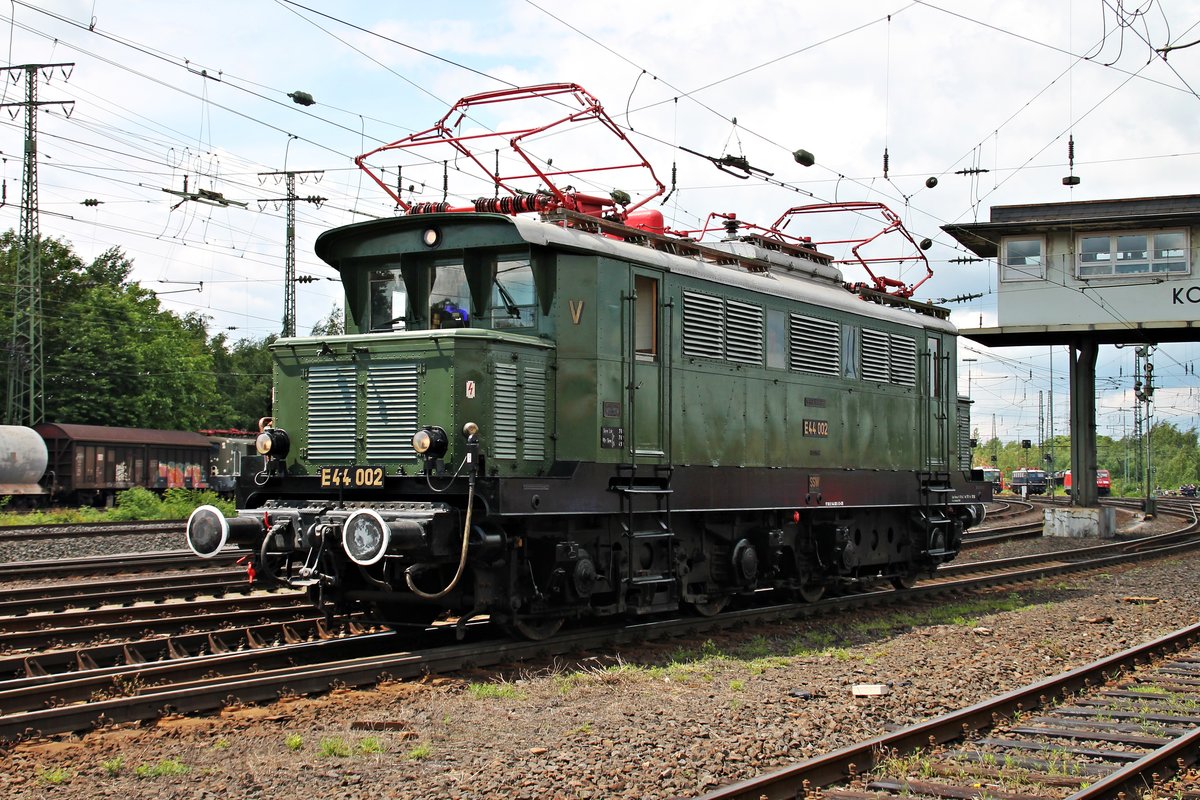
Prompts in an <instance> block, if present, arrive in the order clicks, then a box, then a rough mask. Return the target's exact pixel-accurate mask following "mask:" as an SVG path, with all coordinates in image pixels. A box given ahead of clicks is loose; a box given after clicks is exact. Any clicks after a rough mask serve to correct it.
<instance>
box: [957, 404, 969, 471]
mask: <svg viewBox="0 0 1200 800" xmlns="http://www.w3.org/2000/svg"><path fill="white" fill-rule="evenodd" d="M958 468H959V469H961V470H964V471H970V469H971V405H970V403H964V402H961V401H960V402H959V404H958Z"/></svg>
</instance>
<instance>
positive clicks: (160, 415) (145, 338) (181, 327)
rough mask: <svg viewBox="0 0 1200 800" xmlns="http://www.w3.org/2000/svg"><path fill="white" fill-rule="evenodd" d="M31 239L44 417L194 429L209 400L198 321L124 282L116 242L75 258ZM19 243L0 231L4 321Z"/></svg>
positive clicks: (211, 391)
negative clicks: (38, 282) (36, 255)
mask: <svg viewBox="0 0 1200 800" xmlns="http://www.w3.org/2000/svg"><path fill="white" fill-rule="evenodd" d="M38 246H39V248H40V250H41V253H40V255H41V271H42V311H43V321H42V329H43V344H44V351H45V362H44V367H43V368H44V370H45V372H44V385H45V409H46V419H47V420H49V421H57V422H74V423H89V424H97V425H120V426H133V427H147V428H169V429H176V430H190V429H196V428H198V427H203V426H204V425H205V423H206V421H207V418H208V415H209V414H210V413H211V409H213V408H214V407H216V406H218V405H219V396H218V395H217V393H216V382H215V377H214V367H213V359H212V356H211V354H210V352H209V349H208V343H207V335H206V333H205V329H204V319H203V318H202V317H200V316H198V315H188V316H186V317H179V316H178V315H176V314H174V313H172V312H170V311H165V310H163V309H162V308H161V306H160V304H159V301H158V298H157V297H156V296H155V295H154V293H153V292H151V291H149V290H148V289H145V288H143V287H142V286H140V285H139V284H137V283H136V282H135V281H134V280H133V279H132V277H131V274H132V271H133V264H132V262H130V261H129V259H128V258H127V257H126V256H125V255H124V254H123V253H122V252H121V251H120V250H119V249H117V248H112V249H110V250H108V251H106V252H105V253H103V254H101V255H100V256H99V257H97V258H96V259H95V260H94V261H93V262H92V263H91V264H84V263H83V262H82V260H81V259H80V258H79V257H78V256H77V255H75V253H74V252H73V251H72V249H71V247H70V245H69V244H67V243H65V242H61V241H58V240H55V239H42V240H41V241H39V242H38ZM19 249H20V243H19V242H18V241H17V238H16V236H15V234H14V233H13V232H12V231H8V232H7V233H4V234H3V235H0V286H3V287H5V288H6V289H7V291H6V292H4V296H0V304H2V306H3V307H2V308H0V319H3V321H4V323H5V324H6V325H7V326H9V327H11V314H12V286H13V279H14V267H13V265H14V263H15V259H16V258H17V257H18V255H19V252H18V251H19ZM4 299H7V301H8V302H2V301H3V300H4ZM5 368H6V369H7V364H6V365H5ZM4 377H5V379H7V375H5V376H4Z"/></svg>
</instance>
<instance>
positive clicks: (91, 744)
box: [0, 540, 1200, 798]
mask: <svg viewBox="0 0 1200 800" xmlns="http://www.w3.org/2000/svg"><path fill="white" fill-rule="evenodd" d="M1046 541H1049V542H1053V543H1054V544H1057V542H1056V541H1054V540H1046ZM1058 541H1061V540H1058ZM1074 544H1075V545H1079V544H1081V543H1080V542H1078V541H1075V542H1074ZM988 549H989V550H992V549H993V548H988ZM1001 549H1007V550H1008V551H1010V552H1007V553H1003V554H1005V555H1007V554H1010V553H1011V551H1014V550H1016V549H1021V550H1022V551H1024V552H1029V551H1030V550H1031V549H1036V544H1035V543H1030V544H1021V543H1008V544H1005V545H1000V546H997V548H995V550H996V551H997V552H999V551H1000V550H1001ZM969 552H970V557H971V558H979V557H984V556H987V557H995V553H993V554H988V553H986V552H985V553H978V551H969ZM977 553H978V554H977ZM967 555H968V554H967V553H964V556H967ZM1196 561H1197V556H1194V555H1186V556H1181V557H1176V558H1173V559H1170V560H1163V561H1155V562H1149V563H1145V564H1139V565H1133V566H1129V567H1119V568H1110V569H1108V570H1107V571H1105V572H1102V573H1100V572H1097V573H1088V574H1084V575H1072V576H1067V577H1064V578H1057V579H1049V580H1046V581H1042V582H1039V583H1036V584H1026V585H1023V586H1021V587H1019V588H1016V589H997V590H994V591H991V592H989V593H985V594H980V595H976V596H973V597H971V598H966V599H960V600H952V601H947V600H943V601H936V602H927V603H921V604H917V603H905V604H903V605H901V606H899V607H897V608H895V609H891V610H879V611H869V612H860V613H858V614H855V615H843V616H838V617H831V618H820V619H814V620H798V621H794V622H789V623H780V624H772V625H763V626H755V627H752V628H749V627H748V628H746V629H745V630H742V631H738V632H735V633H730V634H724V635H721V636H717V637H713V638H712V639H705V640H702V641H690V640H689V641H682V640H681V641H672V642H669V643H660V644H650V645H640V646H630V647H628V648H625V649H623V650H620V651H617V650H614V651H612V652H606V653H592V654H579V655H578V656H577V657H575V658H573V659H571V660H555V661H553V662H544V663H530V664H523V665H518V666H514V667H511V668H510V669H508V670H496V671H493V670H488V671H480V672H478V673H477V674H467V675H457V676H454V677H445V678H439V677H434V678H429V679H427V680H425V681H423V682H415V683H400V682H387V683H384V684H382V685H380V686H379V687H377V688H374V689H371V690H365V691H337V692H333V693H331V694H328V695H324V696H321V697H315V698H286V699H285V700H283V701H281V702H279V703H276V704H272V705H266V706H257V707H246V708H231V709H227V710H226V711H225V712H224V713H222V714H220V715H213V716H209V717H199V718H181V717H173V718H171V717H169V718H165V719H163V720H162V721H160V722H158V723H156V724H152V725H147V726H122V727H119V728H115V729H111V730H105V731H99V732H94V733H90V734H87V735H84V736H81V737H62V738H59V739H56V740H54V741H49V742H30V743H25V744H22V745H20V746H19V747H17V748H16V749H15V750H13V751H12V752H8V753H5V754H3V755H0V788H2V789H3V790H4V793H5V795H6V797H7V798H34V797H38V798H41V797H60V798H95V797H130V798H132V797H139V798H141V797H145V798H159V797H162V798H167V797H174V798H235V797H236V798H243V797H263V798H266V797H291V796H298V797H321V798H359V797H362V798H368V797H371V798H375V797H397V798H442V797H449V798H492V797H514V798H602V797H603V798H608V797H630V798H635V797H636V798H643V797H645V798H665V797H675V796H688V795H695V794H699V793H702V792H704V791H706V790H708V789H711V788H713V787H715V786H716V785H718V784H719V783H726V782H730V781H733V780H739V779H744V778H747V777H751V776H753V775H755V774H759V773H761V772H763V771H767V770H770V769H773V768H776V767H780V766H783V765H785V764H788V763H791V762H793V761H796V760H800V759H804V758H807V757H809V756H813V755H817V754H820V753H823V752H827V751H829V750H832V749H834V748H836V747H839V746H842V745H845V744H849V743H852V742H855V741H859V740H861V739H864V738H866V737H869V736H873V735H876V734H878V733H879V732H881V731H883V730H885V729H888V728H891V727H898V726H904V725H909V724H912V723H914V722H917V721H919V720H921V719H924V718H927V717H929V716H932V715H936V714H941V713H944V712H946V711H950V710H954V709H957V708H960V707H963V706H966V705H970V704H972V703H975V702H978V701H979V700H981V699H983V698H985V697H987V696H990V695H994V694H999V693H1001V692H1005V691H1008V690H1010V689H1013V688H1016V687H1019V686H1023V685H1026V684H1028V683H1032V682H1034V681H1036V680H1040V679H1041V678H1044V677H1047V676H1050V675H1054V674H1057V673H1059V672H1062V671H1064V670H1067V669H1070V668H1072V667H1074V666H1078V665H1080V664H1084V663H1087V662H1090V661H1093V660H1095V659H1097V658H1099V657H1102V656H1104V655H1107V654H1110V653H1113V652H1116V651H1119V650H1123V649H1125V648H1127V647H1130V646H1132V645H1134V644H1137V643H1140V642H1143V641H1147V640H1149V639H1152V638H1155V637H1157V636H1159V635H1161V634H1165V633H1168V632H1170V631H1172V630H1175V629H1178V628H1181V627H1183V626H1185V625H1189V624H1193V623H1194V622H1196V620H1197V618H1198V615H1200V580H1198V578H1200V568H1198V567H1197V564H1196ZM855 684H880V685H883V686H884V687H886V688H885V690H884V691H885V693H884V694H882V695H880V696H872V697H854V696H853V695H852V692H851V687H852V686H854V685H855Z"/></svg>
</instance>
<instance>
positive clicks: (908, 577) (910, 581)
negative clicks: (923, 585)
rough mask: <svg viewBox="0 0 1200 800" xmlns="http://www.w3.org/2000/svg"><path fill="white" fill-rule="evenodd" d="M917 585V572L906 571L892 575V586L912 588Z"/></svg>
mask: <svg viewBox="0 0 1200 800" xmlns="http://www.w3.org/2000/svg"><path fill="white" fill-rule="evenodd" d="M916 585H917V573H915V572H906V573H904V574H903V575H893V576H892V586H894V587H896V588H897V589H911V588H913V587H914V586H916Z"/></svg>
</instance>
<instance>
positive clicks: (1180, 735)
mask: <svg viewBox="0 0 1200 800" xmlns="http://www.w3.org/2000/svg"><path fill="white" fill-rule="evenodd" d="M1147 662H1150V664H1149V665H1148V666H1147ZM1198 757H1200V624H1198V625H1193V626H1191V627H1188V628H1185V629H1182V630H1179V631H1176V632H1174V633H1172V634H1170V635H1168V636H1164V637H1161V638H1159V639H1156V640H1154V641H1152V642H1148V643H1146V644H1142V645H1139V646H1137V647H1133V648H1130V649H1128V650H1125V651H1123V652H1121V653H1117V654H1116V655H1113V656H1109V657H1108V658H1104V659H1101V660H1099V661H1096V662H1094V663H1092V664H1089V665H1087V666H1084V667H1080V668H1078V669H1074V670H1071V671H1070V672H1067V673H1064V674H1062V675H1058V676H1056V677H1053V678H1050V679H1048V680H1045V681H1041V682H1039V683H1035V684H1032V685H1030V686H1026V687H1024V688H1022V689H1018V690H1016V691H1013V692H1008V693H1006V694H1004V695H1001V696H999V697H995V698H991V699H989V700H986V701H984V702H981V703H978V704H976V705H973V706H970V707H969V708H965V709H962V710H960V711H956V712H953V713H950V714H944V715H942V716H939V717H936V718H934V719H931V720H928V721H926V722H922V723H919V724H917V725H912V726H909V727H907V728H904V729H902V730H898V731H895V732H892V733H888V734H884V735H882V736H877V737H875V738H873V739H869V740H867V741H864V742H860V743H857V744H853V745H850V746H847V747H843V748H840V749H838V750H836V751H834V752H832V753H829V754H827V755H824V756H820V757H817V758H813V759H810V760H808V761H805V762H802V763H800V764H796V765H794V766H791V767H787V768H785V769H782V770H779V771H776V772H772V773H769V774H767V775H763V776H760V777H757V778H753V779H750V780H746V781H742V782H740V783H736V784H732V785H729V786H725V787H721V788H719V789H717V790H715V791H712V792H709V793H708V794H706V795H704V796H703V800H760V798H766V799H767V800H771V799H772V798H785V797H786V798H793V797H800V796H805V797H808V796H820V797H823V798H826V799H827V800H868V799H869V800H888V798H900V797H905V798H907V797H934V798H962V799H964V800H965V799H966V798H1007V799H1008V800H1039V799H1040V798H1047V800H1049V799H1050V798H1054V799H1055V800H1059V799H1060V798H1063V797H1068V798H1069V800H1112V799H1115V798H1134V797H1138V796H1140V793H1141V792H1142V791H1144V790H1146V789H1151V788H1156V787H1158V788H1161V787H1162V786H1163V785H1164V784H1165V781H1166V780H1167V778H1168V777H1169V776H1171V775H1172V774H1175V773H1177V772H1182V771H1183V770H1184V769H1186V768H1187V767H1188V766H1190V765H1191V764H1194V763H1196V761H1197V758H1198ZM1167 796H1170V795H1167ZM1176 796H1182V795H1176Z"/></svg>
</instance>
